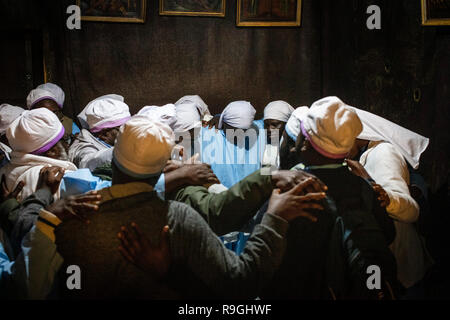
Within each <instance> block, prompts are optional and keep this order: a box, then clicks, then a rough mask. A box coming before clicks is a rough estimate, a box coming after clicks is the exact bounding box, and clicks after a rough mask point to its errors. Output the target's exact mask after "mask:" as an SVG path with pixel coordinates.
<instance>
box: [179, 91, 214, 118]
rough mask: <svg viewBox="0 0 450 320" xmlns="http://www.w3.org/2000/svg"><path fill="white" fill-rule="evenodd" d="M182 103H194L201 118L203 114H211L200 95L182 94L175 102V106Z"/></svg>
mask: <svg viewBox="0 0 450 320" xmlns="http://www.w3.org/2000/svg"><path fill="white" fill-rule="evenodd" d="M183 103H195V106H196V107H197V109H198V112H199V113H200V116H201V117H202V119H203V118H204V117H205V115H211V113H210V112H209V109H208V105H207V104H206V103H205V101H203V99H202V98H200V96H197V95H193V96H184V97H182V98H181V99H180V100H178V101H177V102H175V106H178V105H179V104H183Z"/></svg>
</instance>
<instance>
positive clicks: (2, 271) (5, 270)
mask: <svg viewBox="0 0 450 320" xmlns="http://www.w3.org/2000/svg"><path fill="white" fill-rule="evenodd" d="M7 242H8V239H7V238H6V235H5V233H4V232H3V230H2V229H0V288H3V287H4V283H5V282H6V281H7V280H9V278H10V277H12V276H13V274H14V269H13V266H14V261H11V260H12V259H11V258H10V256H9V255H8V251H9V252H10V254H11V250H8V249H7V247H8V246H9V244H8V243H7ZM2 293H3V292H2ZM0 296H3V294H0Z"/></svg>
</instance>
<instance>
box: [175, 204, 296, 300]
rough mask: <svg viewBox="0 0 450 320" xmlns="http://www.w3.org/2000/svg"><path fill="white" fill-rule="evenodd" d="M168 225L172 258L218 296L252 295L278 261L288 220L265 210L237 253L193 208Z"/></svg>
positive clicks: (268, 278)
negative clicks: (183, 264)
mask: <svg viewBox="0 0 450 320" xmlns="http://www.w3.org/2000/svg"><path fill="white" fill-rule="evenodd" d="M169 223H170V221H169ZM170 228H171V229H170V230H171V238H170V243H171V255H172V257H173V258H174V260H182V261H183V263H185V264H186V265H187V266H188V268H189V269H190V270H192V271H193V272H194V274H195V275H196V277H198V279H200V280H201V282H202V283H204V284H205V285H207V286H208V287H209V288H210V289H211V290H212V291H213V292H214V293H215V294H217V295H218V296H223V297H227V298H254V297H256V296H257V295H258V293H259V290H260V289H261V287H263V286H264V285H265V284H266V283H267V282H268V281H269V280H270V279H271V277H272V275H273V273H274V272H275V270H276V268H278V266H279V264H280V263H281V260H282V257H283V253H284V251H285V246H286V240H285V236H286V232H287V228H288V224H287V222H286V221H285V220H283V219H281V218H279V217H277V216H274V215H271V214H266V215H265V216H264V218H263V220H262V222H261V224H260V225H258V226H257V227H256V228H255V230H254V232H253V234H252V236H251V237H250V238H249V239H248V241H247V243H246V247H245V250H244V252H243V253H242V254H241V255H240V256H237V255H236V254H235V253H234V252H232V251H230V250H228V249H226V248H225V246H224V245H223V243H222V242H221V241H220V239H219V238H218V237H217V236H216V235H215V234H214V233H213V232H212V230H211V229H210V228H209V227H208V226H207V225H206V223H205V222H204V221H203V220H202V219H200V217H199V216H198V215H196V214H195V212H193V213H191V214H188V215H186V217H185V218H184V221H182V222H180V223H179V224H172V225H171V227H170Z"/></svg>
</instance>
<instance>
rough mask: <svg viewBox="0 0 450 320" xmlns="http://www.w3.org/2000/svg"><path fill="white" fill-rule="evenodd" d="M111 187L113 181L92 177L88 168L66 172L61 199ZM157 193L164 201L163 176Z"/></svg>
mask: <svg viewBox="0 0 450 320" xmlns="http://www.w3.org/2000/svg"><path fill="white" fill-rule="evenodd" d="M108 187H111V181H107V180H102V179H100V178H99V177H97V176H94V175H92V173H91V171H90V170H89V169H87V168H85V169H78V170H77V171H72V172H66V174H65V175H64V178H63V180H62V181H61V185H60V192H61V198H65V197H67V196H71V195H77V194H83V193H86V192H89V191H92V190H100V189H103V188H108ZM155 191H156V193H157V195H158V197H159V198H160V199H162V200H164V196H165V178H164V174H161V176H160V177H159V179H158V181H157V183H156V185H155Z"/></svg>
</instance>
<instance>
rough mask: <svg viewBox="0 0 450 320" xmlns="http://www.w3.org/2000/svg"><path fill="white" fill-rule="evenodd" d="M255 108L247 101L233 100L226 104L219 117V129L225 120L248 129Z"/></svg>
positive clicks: (230, 124)
mask: <svg viewBox="0 0 450 320" xmlns="http://www.w3.org/2000/svg"><path fill="white" fill-rule="evenodd" d="M255 113H256V110H255V108H253V106H252V105H251V104H250V102H248V101H234V102H231V103H230V104H228V105H227V107H226V108H225V109H224V110H223V112H222V114H221V115H220V119H219V129H222V127H223V123H224V122H225V123H226V124H228V125H229V126H232V127H235V128H238V129H248V128H250V127H251V125H252V123H253V120H254V118H255Z"/></svg>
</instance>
